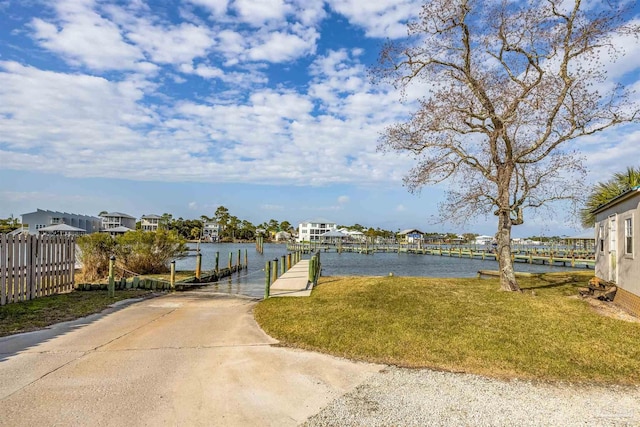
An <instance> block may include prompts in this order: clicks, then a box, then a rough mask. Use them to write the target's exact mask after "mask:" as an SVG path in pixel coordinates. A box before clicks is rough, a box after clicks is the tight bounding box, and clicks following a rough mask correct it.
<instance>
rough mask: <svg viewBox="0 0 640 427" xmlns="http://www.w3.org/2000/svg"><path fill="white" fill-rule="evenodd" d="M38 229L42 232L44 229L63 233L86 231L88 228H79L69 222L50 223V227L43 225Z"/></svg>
mask: <svg viewBox="0 0 640 427" xmlns="http://www.w3.org/2000/svg"><path fill="white" fill-rule="evenodd" d="M38 231H40V232H42V231H45V232H46V231H61V232H63V233H80V232H82V233H86V232H87V230H85V229H83V228H78V227H72V226H70V225H69V224H56V225H50V226H48V227H42V228H41V229H39V230H38Z"/></svg>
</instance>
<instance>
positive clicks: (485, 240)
mask: <svg viewBox="0 0 640 427" xmlns="http://www.w3.org/2000/svg"><path fill="white" fill-rule="evenodd" d="M493 240H494V237H493V236H476V241H475V244H476V245H490V244H491V242H493Z"/></svg>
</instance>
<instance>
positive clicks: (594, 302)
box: [570, 295, 640, 323]
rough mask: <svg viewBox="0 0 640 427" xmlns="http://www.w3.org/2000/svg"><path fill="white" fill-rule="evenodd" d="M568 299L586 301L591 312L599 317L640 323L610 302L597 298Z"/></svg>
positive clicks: (639, 320) (637, 319) (639, 319)
mask: <svg viewBox="0 0 640 427" xmlns="http://www.w3.org/2000/svg"><path fill="white" fill-rule="evenodd" d="M570 298H579V299H582V300H584V301H586V302H587V303H589V305H590V306H591V307H592V308H593V310H595V312H596V313H598V314H599V315H601V316H607V317H612V318H614V319H618V320H624V321H625V322H632V323H640V318H638V317H636V316H634V315H632V314H630V313H629V312H627V311H625V310H624V309H623V308H620V307H618V306H617V305H615V304H614V303H612V302H609V301H601V300H599V299H597V298H590V297H580V296H577V295H576V296H572V297H570Z"/></svg>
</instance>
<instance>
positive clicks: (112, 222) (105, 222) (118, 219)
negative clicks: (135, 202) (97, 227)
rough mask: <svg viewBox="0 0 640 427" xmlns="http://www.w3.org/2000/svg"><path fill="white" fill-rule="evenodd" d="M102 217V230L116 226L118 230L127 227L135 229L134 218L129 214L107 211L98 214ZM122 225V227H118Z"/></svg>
mask: <svg viewBox="0 0 640 427" xmlns="http://www.w3.org/2000/svg"><path fill="white" fill-rule="evenodd" d="M100 216H101V217H102V230H103V231H109V230H113V229H115V228H117V229H118V230H123V231H122V232H124V231H127V230H124V228H128V229H129V230H135V229H136V219H135V218H134V217H132V216H131V215H127V214H124V213H122V212H107V213H102V214H100ZM120 227H124V228H120Z"/></svg>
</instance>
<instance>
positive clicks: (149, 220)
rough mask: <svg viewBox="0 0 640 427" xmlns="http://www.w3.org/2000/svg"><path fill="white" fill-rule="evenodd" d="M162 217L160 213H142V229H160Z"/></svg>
mask: <svg viewBox="0 0 640 427" xmlns="http://www.w3.org/2000/svg"><path fill="white" fill-rule="evenodd" d="M160 221H162V217H161V216H160V215H154V214H149V215H142V216H141V217H140V228H141V229H142V231H158V227H159V226H160Z"/></svg>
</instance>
